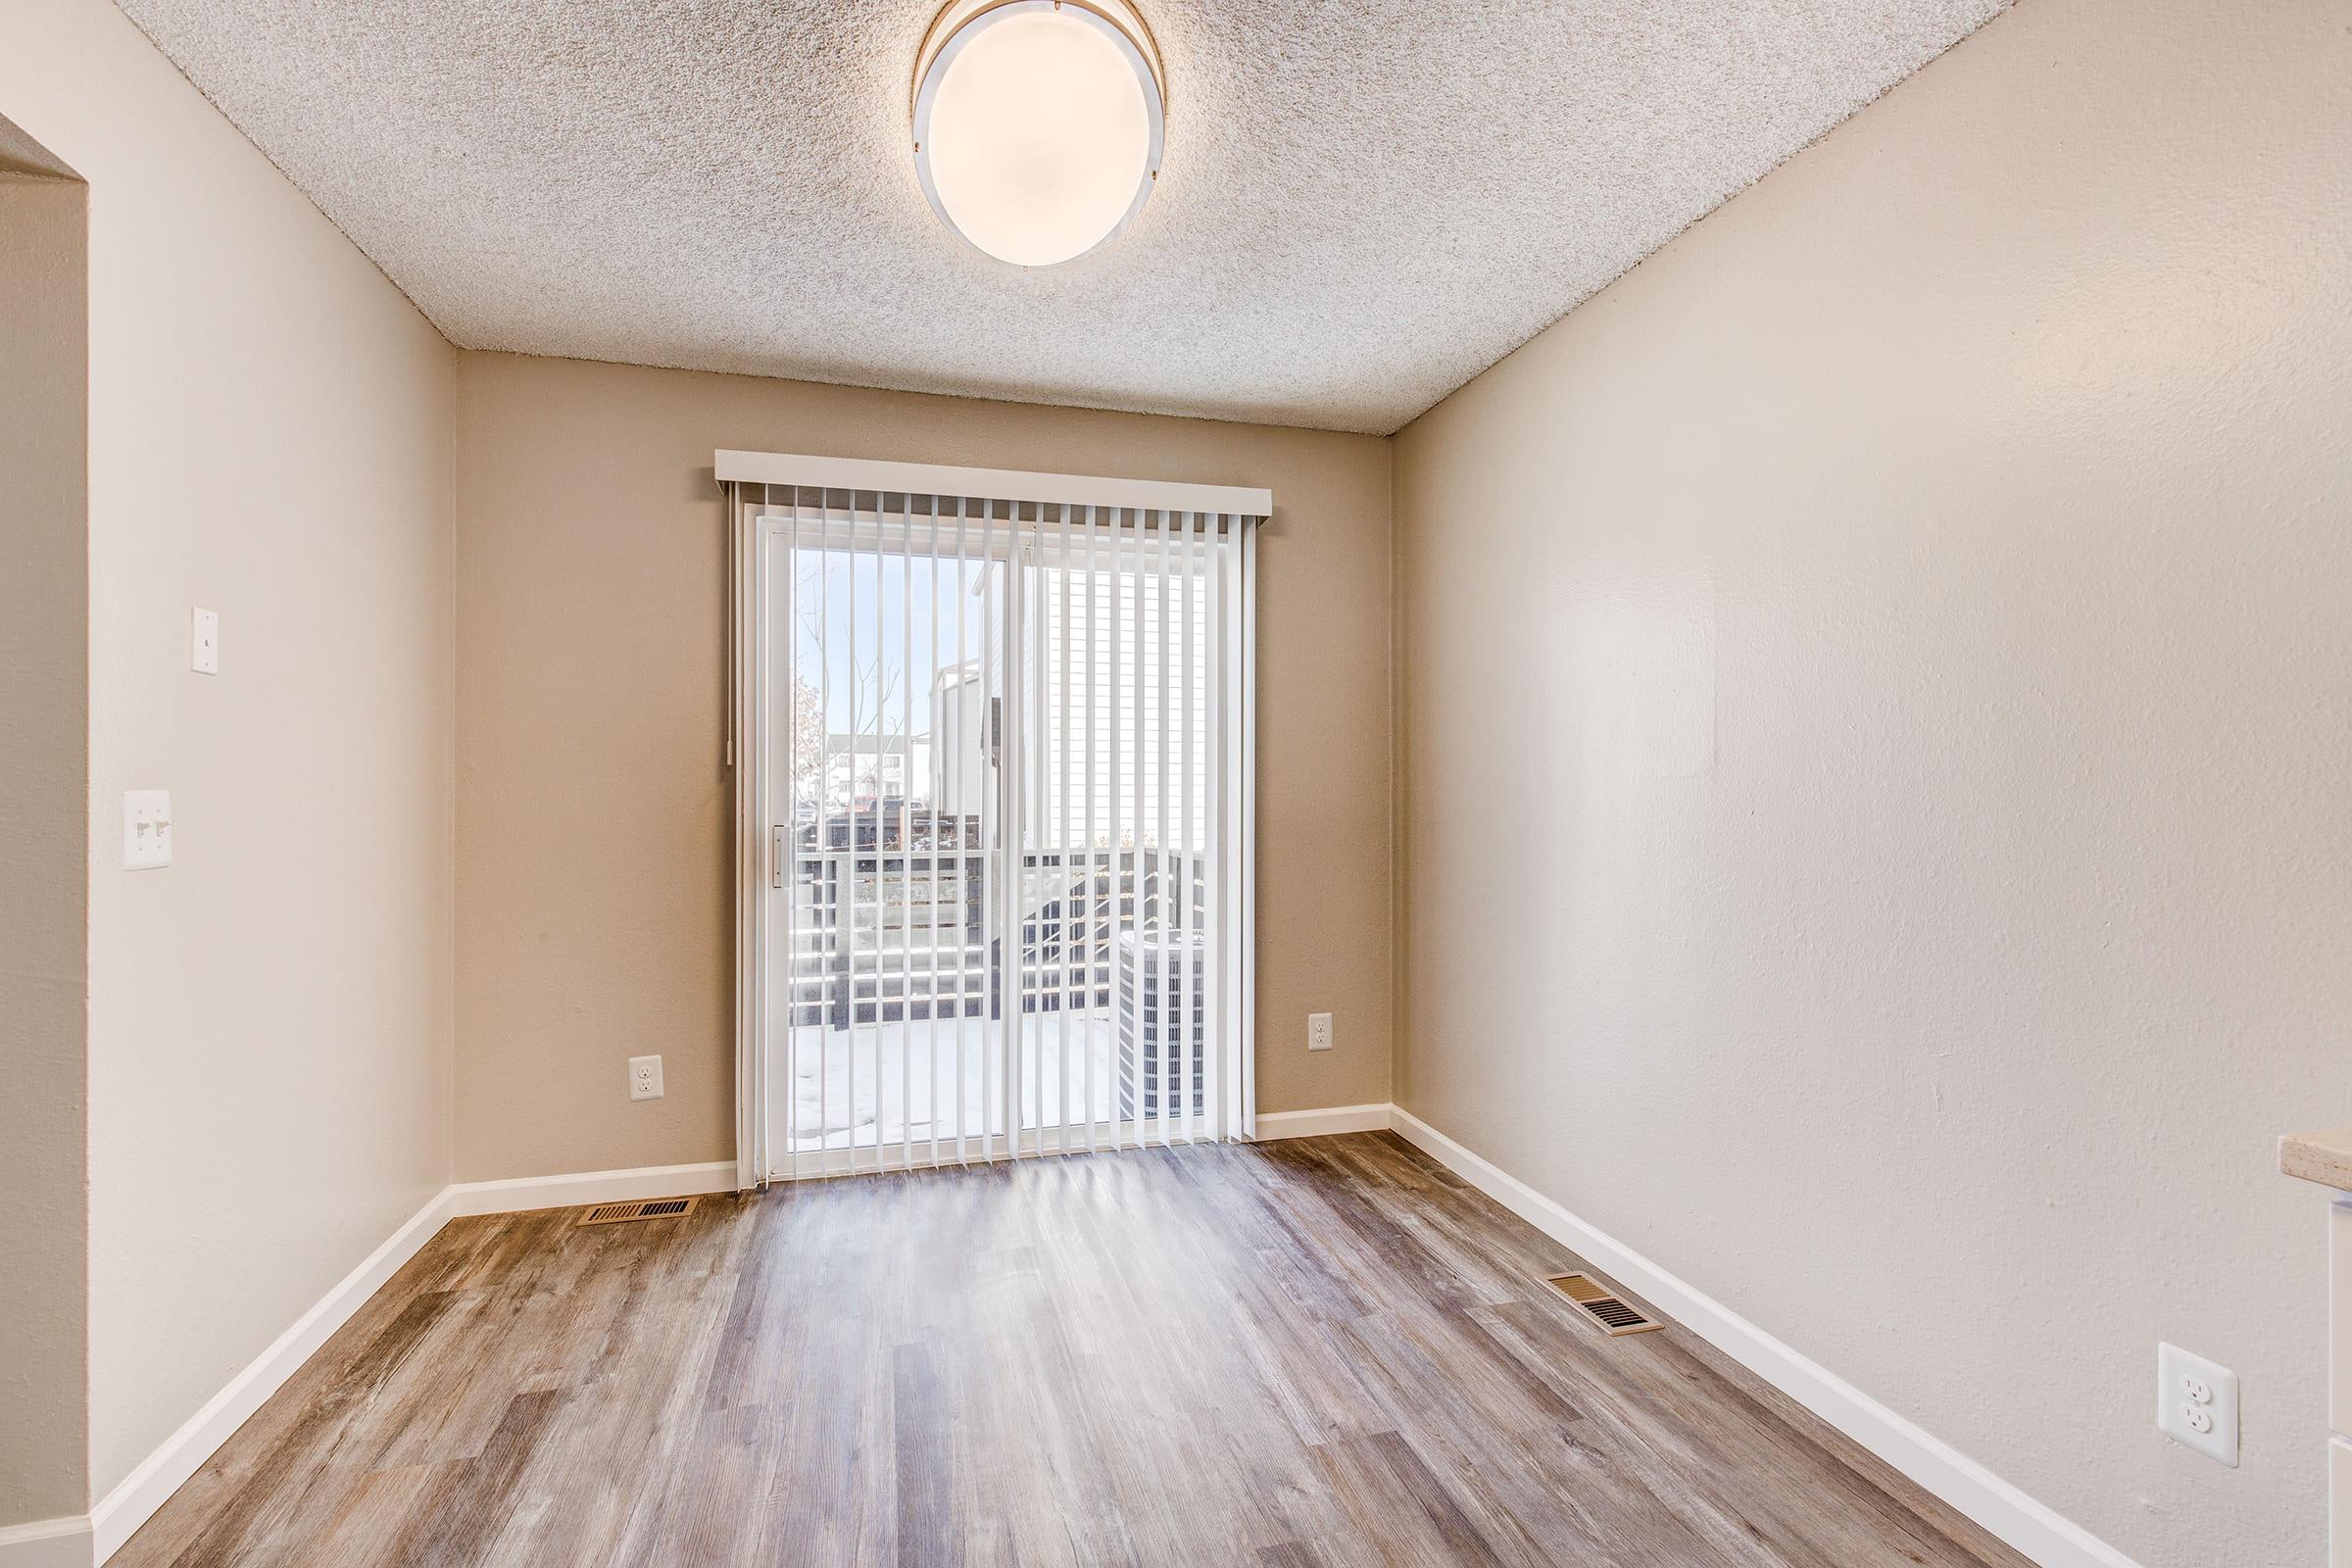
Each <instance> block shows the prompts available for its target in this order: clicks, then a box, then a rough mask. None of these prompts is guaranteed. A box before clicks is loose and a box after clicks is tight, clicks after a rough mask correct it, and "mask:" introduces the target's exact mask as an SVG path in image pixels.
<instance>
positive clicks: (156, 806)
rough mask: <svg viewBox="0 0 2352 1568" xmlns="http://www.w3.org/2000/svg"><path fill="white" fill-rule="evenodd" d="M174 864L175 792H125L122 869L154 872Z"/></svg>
mask: <svg viewBox="0 0 2352 1568" xmlns="http://www.w3.org/2000/svg"><path fill="white" fill-rule="evenodd" d="M171 863H172V792H171V791H170V790H124V791H123V869H124V870H128V871H152V870H154V869H156V868H157V867H158V866H165V865H170V864H171Z"/></svg>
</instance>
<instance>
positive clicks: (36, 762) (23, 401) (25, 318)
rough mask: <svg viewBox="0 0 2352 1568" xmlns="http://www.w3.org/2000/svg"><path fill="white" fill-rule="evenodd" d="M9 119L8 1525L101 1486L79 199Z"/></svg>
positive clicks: (4, 1027) (4, 362) (0, 1340)
mask: <svg viewBox="0 0 2352 1568" xmlns="http://www.w3.org/2000/svg"><path fill="white" fill-rule="evenodd" d="M46 162H47V160H46V159H45V158H44V157H43V156H42V155H41V152H40V149H38V148H35V147H32V146H30V145H28V144H27V143H26V141H25V138H23V137H22V136H21V135H19V134H17V133H16V127H15V126H13V125H10V124H9V123H7V122H6V121H0V300H4V301H6V302H7V304H6V308H5V309H0V475H4V476H5V477H4V478H0V671H5V672H6V673H5V677H4V678H0V1055H4V1056H5V1059H6V1062H7V1068H8V1072H7V1090H6V1092H5V1093H0V1194H4V1195H6V1201H4V1202H0V1260H5V1261H0V1324H6V1325H7V1327H6V1329H5V1331H0V1525H6V1524H13V1523H23V1522H25V1521H27V1520H34V1519H54V1518H57V1517H59V1516H60V1515H65V1514H73V1513H79V1512H80V1511H81V1510H82V1507H83V1504H84V1502H85V1501H86V1499H87V1496H88V1419H87V1413H86V1409H85V1401H86V1397H87V1394H88V1387H89V1334H88V1317H87V1300H86V1296H85V1292H84V1289H83V1281H84V1279H85V1277H86V1275H87V1272H88V1266H89V1250H88V1247H89V1227H88V1223H87V1221H88V1204H87V1202H86V1201H85V1199H84V1182H85V1180H86V1178H87V1173H88V1169H89V1160H88V1128H89V1118H88V1115H87V1113H86V1109H85V1107H86V1104H87V1102H88V1098H89V1094H88V1084H89V1058H88V1052H87V1035H88V1020H89V969H88V963H87V957H86V949H85V947H84V931H85V927H86V925H87V923H88V906H89V887H88V877H87V875H86V865H85V863H84V862H85V856H84V845H85V843H86V841H87V835H86V834H85V832H84V831H83V826H82V824H83V821H84V815H85V812H86V810H87V806H86V803H87V801H88V799H89V789H88V768H89V583H88V557H89V550H88V544H89V522H88V486H87V482H86V477H87V473H88V451H87V430H86V428H85V425H84V417H85V413H86V411H87V408H88V385H89V310H88V304H87V298H86V293H85V290H86V286H87V280H88V260H87V223H86V220H85V204H84V195H85V192H84V190H83V187H82V186H81V184H80V183H79V182H78V181H76V180H73V179H71V178H60V177H57V176H56V175H55V174H54V173H46V172H43V170H42V166H43V164H44V163H46Z"/></svg>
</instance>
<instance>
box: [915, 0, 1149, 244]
mask: <svg viewBox="0 0 2352 1568" xmlns="http://www.w3.org/2000/svg"><path fill="white" fill-rule="evenodd" d="M1038 11H1046V12H1054V13H1058V14H1060V15H1062V16H1066V17H1071V18H1074V19H1076V20H1077V21H1079V22H1082V23H1085V24H1086V25H1089V26H1092V27H1094V28H1095V29H1097V30H1098V31H1099V32H1101V33H1102V34H1103V37H1105V38H1107V39H1108V40H1110V42H1111V43H1112V44H1113V45H1114V46H1115V47H1116V48H1117V50H1118V52H1119V54H1120V55H1121V57H1123V58H1124V59H1125V60H1126V61H1127V63H1128V65H1129V66H1130V67H1131V68H1132V69H1133V70H1134V72H1135V75H1136V81H1137V84H1138V85H1139V86H1140V87H1141V88H1142V90H1143V99H1144V112H1145V116H1146V119H1147V122H1148V126H1149V132H1150V138H1149V151H1148V153H1147V156H1146V158H1145V167H1144V172H1143V176H1142V177H1141V178H1140V179H1138V180H1137V181H1136V188H1135V199H1134V200H1133V201H1132V202H1130V203H1129V204H1128V206H1127V211H1126V212H1125V213H1123V214H1122V215H1120V217H1119V219H1118V221H1116V222H1114V223H1112V224H1111V225H1110V227H1109V228H1108V229H1106V230H1105V231H1104V232H1103V236H1102V237H1101V238H1100V239H1098V240H1096V241H1095V242H1094V243H1093V244H1092V245H1089V246H1088V247H1087V248H1086V249H1085V250H1083V251H1079V252H1077V253H1076V254H1074V255H1071V256H1068V257H1064V258H1063V259H1062V260H1061V261H1058V262H1050V263H1045V264H1042V265H1045V266H1053V267H1058V266H1063V265H1066V264H1067V263H1069V262H1074V261H1077V260H1078V259H1079V258H1080V257H1083V256H1091V255H1092V254H1094V252H1096V251H1098V250H1101V249H1102V248H1103V246H1104V245H1106V244H1108V243H1109V242H1110V241H1111V240H1112V239H1114V238H1116V237H1117V236H1118V235H1119V233H1120V232H1121V231H1122V230H1124V229H1125V228H1126V227H1127V225H1128V224H1129V223H1131V222H1133V221H1135V215H1136V214H1137V213H1140V212H1142V211H1143V210H1144V203H1145V202H1147V201H1149V200H1150V199H1151V196H1152V186H1153V185H1154V184H1155V183H1156V182H1157V180H1158V179H1159V166H1160V158H1161V155H1162V153H1163V152H1164V151H1165V148H1166V140H1167V82H1166V77H1165V76H1164V74H1163V73H1162V72H1161V68H1160V60H1159V47H1158V45H1157V44H1156V43H1154V42H1153V41H1152V29H1151V28H1150V27H1149V26H1147V25H1145V23H1144V19H1143V15H1142V13H1140V12H1138V11H1137V10H1136V9H1135V7H1133V6H1131V5H1129V4H1127V0H949V3H948V4H947V5H946V6H945V7H943V8H942V9H941V11H940V13H939V15H938V16H937V17H936V18H934V19H933V20H932V23H931V30H930V31H929V32H927V33H926V34H924V36H923V46H922V48H921V49H920V50H918V51H916V53H915V57H914V97H913V136H914V170H915V175H916V177H917V178H918V179H920V180H921V181H922V185H923V196H924V198H925V199H926V200H928V201H929V202H930V203H931V211H932V212H934V213H936V214H937V215H938V216H939V221H941V222H942V223H945V224H946V225H947V226H948V229H949V231H950V232H952V233H954V234H955V235H956V238H958V239H960V240H962V241H963V242H964V243H965V244H967V245H971V246H972V248H973V249H974V250H978V251H980V253H981V254H982V255H984V256H988V255H991V254H992V253H990V252H989V251H987V250H986V249H984V248H983V247H981V246H980V245H979V244H977V243H976V242H974V241H973V239H972V238H971V236H970V235H968V234H966V233H965V232H964V231H963V229H962V227H961V226H960V225H958V224H957V223H956V220H955V218H954V217H953V216H952V215H951V214H950V213H949V211H948V209H947V206H946V204H945V203H943V202H942V201H941V200H940V195H939V186H938V183H937V182H936V180H935V179H934V178H933V176H932V171H931V151H930V148H931V111H932V106H933V103H934V101H935V100H936V99H937V97H938V94H939V87H940V83H941V82H942V81H944V80H945V79H946V78H947V74H948V71H949V68H950V67H952V66H953V65H954V64H955V63H956V56H957V55H959V54H961V53H962V52H963V51H964V50H965V49H966V48H968V47H969V46H970V45H971V43H972V42H973V41H974V40H975V39H977V38H978V37H980V36H981V35H982V34H983V33H985V32H986V31H987V30H988V29H989V28H991V27H994V26H997V25H1000V24H1002V23H1005V22H1007V21H1010V20H1011V19H1012V18H1014V17H1017V16H1020V15H1022V14H1024V13H1029V12H1038ZM993 259H995V260H1004V258H1001V257H996V258H993ZM1012 265H1015V266H1019V265H1025V264H1020V263H1014V264H1012Z"/></svg>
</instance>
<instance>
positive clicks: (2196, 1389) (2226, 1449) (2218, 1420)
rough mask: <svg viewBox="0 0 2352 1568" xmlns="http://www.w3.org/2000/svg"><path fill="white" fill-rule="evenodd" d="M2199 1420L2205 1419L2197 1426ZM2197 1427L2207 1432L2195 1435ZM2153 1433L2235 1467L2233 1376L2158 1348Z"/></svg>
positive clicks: (2172, 1348) (2204, 1362)
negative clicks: (2202, 1427)
mask: <svg viewBox="0 0 2352 1568" xmlns="http://www.w3.org/2000/svg"><path fill="white" fill-rule="evenodd" d="M2199 1416H2203V1417H2205V1418H2206V1420H2205V1421H2204V1422H2203V1423H2200V1422H2199V1420H2198V1417H2199ZM2200 1424H2202V1425H2204V1426H2205V1428H2206V1430H2204V1431H2202V1432H2200V1431H2198V1430H2197V1428H2198V1426H2199V1425H2200ZM2156 1430H2157V1431H2159V1432H2161V1433H2163V1434H2164V1435H2165V1436H2166V1437H2168V1438H2170V1439H2172V1440H2173V1441H2174V1442H2175V1443H2178V1444H2180V1445H2181V1446H2184V1447H2190V1448H2194V1449H2196V1450H2197V1451H2198V1452H2199V1453H2201V1454H2203V1455H2205V1457H2207V1458H2208V1459H2213V1460H2217V1461H2219V1462H2220V1463H2222V1464H2226V1465H2228V1466H2229V1468H2230V1469H2232V1470H2234V1469H2236V1468H2237V1374H2236V1373H2234V1372H2232V1371H2230V1370H2229V1368H2228V1367H2226V1366H2224V1365H2222V1364H2221V1363H2220V1362H2219V1361H2208V1360H2206V1359H2205V1358H2204V1357H2203V1356H2201V1355H2192V1354H2190V1353H2189V1352H2188V1351H2186V1350H2183V1349H2182V1348H2180V1347H2179V1346H2178V1345H2161V1344H2160V1345H2158V1346H2157V1347H2156Z"/></svg>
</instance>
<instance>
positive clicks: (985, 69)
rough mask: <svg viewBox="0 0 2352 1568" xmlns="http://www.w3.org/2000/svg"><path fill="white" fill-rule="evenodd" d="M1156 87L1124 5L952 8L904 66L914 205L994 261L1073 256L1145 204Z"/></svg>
mask: <svg viewBox="0 0 2352 1568" xmlns="http://www.w3.org/2000/svg"><path fill="white" fill-rule="evenodd" d="M1163 87H1164V83H1163V82H1162V79H1161V76H1160V66H1159V51H1158V50H1157V49H1155V48H1153V47H1152V33H1151V29H1150V28H1148V27H1146V26H1145V25H1144V19H1143V18H1142V17H1141V16H1140V15H1138V14H1137V12H1136V10H1135V8H1134V7H1133V6H1131V5H1128V4H1127V3H1126V0H951V3H950V4H949V5H948V7H947V9H945V10H943V11H942V12H940V14H939V17H938V19H937V20H936V21H934V22H933V23H932V24H931V31H930V32H929V34H927V35H926V36H925V37H924V39H923V47H922V50H921V52H920V53H918V54H917V55H916V56H915V62H914V168H915V172H916V174H917V175H918V176H919V177H920V178H921V180H922V182H923V194H924V195H925V196H927V197H929V198H930V200H931V210H932V211H933V212H935V213H937V214H938V215H939V218H940V221H942V222H944V223H946V224H947V225H948V226H949V227H950V228H952V229H954V230H955V231H956V233H958V234H960V235H962V236H963V238H964V239H966V240H968V241H970V242H971V244H972V245H973V246H975V247H976V248H978V249H979V250H981V251H984V252H986V253H987V254H988V255H990V256H993V257H995V258H997V259H998V260H999V261H1004V262H1010V263H1012V264H1013V265H1014V266H1015V267H1052V266H1054V265H1055V264H1057V263H1060V262H1067V261H1072V260H1075V259H1076V258H1078V257H1080V256H1084V255H1085V254H1086V253H1087V252H1089V251H1091V250H1093V249H1094V248H1095V247H1097V246H1098V245H1101V244H1102V243H1103V241H1105V240H1107V239H1109V238H1110V237H1111V236H1112V235H1113V234H1116V233H1117V232H1118V231H1119V230H1120V229H1122V228H1124V227H1126V226H1127V223H1128V221H1129V220H1131V219H1133V218H1134V217H1135V215H1136V214H1137V213H1139V212H1141V211H1143V206H1144V203H1145V201H1146V200H1147V199H1148V198H1150V196H1151V194H1152V181H1154V180H1155V179H1157V178H1158V177H1159V155H1160V147H1161V142H1162V135H1163V131H1164V129H1165V120H1166V113H1165V98H1164V94H1163Z"/></svg>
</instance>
